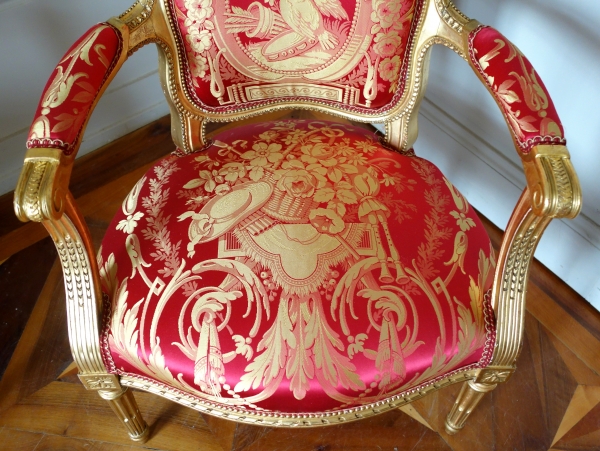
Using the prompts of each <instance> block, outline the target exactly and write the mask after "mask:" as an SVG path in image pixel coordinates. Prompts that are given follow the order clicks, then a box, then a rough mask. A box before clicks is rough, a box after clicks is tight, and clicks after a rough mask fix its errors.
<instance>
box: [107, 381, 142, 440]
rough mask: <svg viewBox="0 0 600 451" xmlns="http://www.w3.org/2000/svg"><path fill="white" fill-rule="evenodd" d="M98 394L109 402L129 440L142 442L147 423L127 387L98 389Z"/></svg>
mask: <svg viewBox="0 0 600 451" xmlns="http://www.w3.org/2000/svg"><path fill="white" fill-rule="evenodd" d="M98 394H99V395H100V396H101V397H102V399H105V400H106V401H108V403H109V404H110V407H111V408H112V410H113V412H114V413H115V414H116V415H117V417H118V418H119V420H121V423H123V426H125V428H126V429H127V432H128V433H129V437H130V438H131V440H134V441H136V442H144V441H146V439H147V438H148V431H149V429H148V425H147V424H146V422H145V421H144V419H143V418H142V414H141V413H140V409H139V408H138V405H137V403H136V402H135V398H134V397H133V393H132V392H131V391H130V390H129V389H128V388H127V387H119V388H118V389H114V390H98Z"/></svg>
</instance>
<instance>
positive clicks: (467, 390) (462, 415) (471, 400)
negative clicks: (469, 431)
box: [446, 381, 497, 435]
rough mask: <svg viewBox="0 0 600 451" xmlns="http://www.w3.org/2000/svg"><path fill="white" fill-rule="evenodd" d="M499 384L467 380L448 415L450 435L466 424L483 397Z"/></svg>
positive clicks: (447, 429) (447, 428)
mask: <svg viewBox="0 0 600 451" xmlns="http://www.w3.org/2000/svg"><path fill="white" fill-rule="evenodd" d="M496 385H497V384H482V383H479V382H474V381H467V382H465V383H464V384H463V386H462V388H461V390H460V393H459V394H458V397H457V398H456V401H455V402H454V405H453V406H452V410H451V411H450V413H449V414H448V416H447V417H446V432H447V433H448V434H450V435H453V434H456V433H457V432H458V431H459V430H461V429H462V428H463V427H464V426H465V422H466V421H467V418H469V415H470V414H471V412H472V411H473V409H475V407H477V404H479V401H481V398H483V395H485V394H486V393H488V392H490V391H492V390H493V389H494V388H496Z"/></svg>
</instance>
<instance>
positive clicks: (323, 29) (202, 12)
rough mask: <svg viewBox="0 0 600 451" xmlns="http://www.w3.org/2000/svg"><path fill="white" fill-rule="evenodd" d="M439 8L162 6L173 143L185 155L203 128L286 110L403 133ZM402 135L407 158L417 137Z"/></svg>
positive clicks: (293, 3) (242, 2)
mask: <svg viewBox="0 0 600 451" xmlns="http://www.w3.org/2000/svg"><path fill="white" fill-rule="evenodd" d="M445 3H447V2H444V1H443V0H254V1H253V0H224V1H223V0H161V9H162V11H163V13H164V20H165V27H164V30H163V32H162V34H163V36H160V35H161V32H160V28H162V27H159V30H158V31H159V33H158V34H159V38H160V39H161V41H162V46H161V48H162V49H163V53H162V56H161V61H162V66H163V69H162V70H161V72H162V80H163V85H164V88H165V91H166V92H168V93H169V95H170V97H171V99H170V100H171V106H172V110H173V111H174V113H175V112H176V113H177V114H174V117H175V116H177V115H179V120H180V121H183V123H182V130H181V133H180V137H179V138H180V139H177V136H175V138H176V139H175V141H176V143H177V144H178V145H179V146H180V147H182V149H183V150H184V151H188V150H194V149H195V148H198V147H199V146H201V145H202V142H201V141H202V137H201V138H200V142H197V143H194V142H193V139H189V135H190V133H191V129H192V128H194V127H197V126H198V123H199V124H202V123H203V121H205V120H209V121H224V120H238V119H240V118H242V117H248V116H251V115H254V114H259V113H264V112H269V111H274V110H277V109H284V108H307V109H317V110H321V111H324V112H326V113H330V114H334V115H339V116H343V117H346V118H350V119H353V120H357V121H363V122H388V123H389V122H393V121H394V120H396V121H397V122H398V119H399V118H403V119H404V122H406V123H408V121H407V118H408V117H409V116H410V115H411V113H412V112H413V110H414V109H415V108H416V107H417V106H418V102H419V100H420V98H421V96H422V91H423V89H424V85H425V78H426V73H427V70H426V66H427V55H428V52H427V50H428V48H429V47H430V46H431V44H432V40H431V38H432V37H434V36H435V35H436V32H437V29H438V27H437V26H435V27H428V26H426V22H427V21H428V20H429V19H430V16H431V17H433V16H435V19H436V20H437V22H442V21H441V20H440V14H439V11H438V10H439V9H440V8H444V5H443V4H445ZM436 8H437V10H436ZM429 21H430V20H429ZM430 22H431V21H430ZM430 25H431V24H430ZM436 25H437V23H436ZM432 30H433V32H432ZM424 35H426V36H424ZM182 112H183V114H182ZM182 116H185V118H183V119H182ZM194 121H196V122H197V123H196V124H194ZM186 127H187V130H186ZM201 128H202V127H201ZM404 128H405V129H406V128H407V127H406V124H405V127H404ZM201 134H202V133H201ZM400 134H402V135H403V138H402V139H398V137H397V136H396V139H395V141H397V142H396V143H392V144H393V145H396V147H398V148H401V149H402V148H404V149H406V148H409V147H410V146H411V145H412V143H413V142H414V138H416V132H415V133H413V135H414V136H410V137H409V136H408V135H410V134H411V133H410V131H409V130H403V131H402V132H396V133H395V135H400ZM186 137H187V138H188V139H187V141H188V142H185V141H186ZM178 141H179V142H178Z"/></svg>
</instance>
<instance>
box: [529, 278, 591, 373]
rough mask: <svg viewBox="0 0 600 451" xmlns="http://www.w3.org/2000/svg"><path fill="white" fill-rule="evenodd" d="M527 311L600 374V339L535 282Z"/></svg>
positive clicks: (530, 290)
mask: <svg viewBox="0 0 600 451" xmlns="http://www.w3.org/2000/svg"><path fill="white" fill-rule="evenodd" d="M527 311H529V312H530V313H531V314H532V315H533V316H534V317H535V318H536V319H537V320H538V321H539V322H540V323H541V324H543V325H544V327H546V329H548V330H551V331H552V333H553V334H554V336H555V337H556V338H558V339H559V340H560V341H561V342H562V343H563V344H564V345H565V346H566V347H567V348H569V349H570V350H571V352H573V353H574V354H575V355H576V356H577V357H578V358H579V359H580V360H581V361H582V362H583V363H585V364H586V365H587V366H588V367H589V368H591V369H592V370H593V371H594V372H595V373H596V374H600V341H598V340H597V339H596V337H595V336H594V335H593V334H591V333H590V332H589V331H588V330H587V329H586V328H585V327H583V326H582V325H581V324H580V323H578V322H577V321H576V320H575V319H574V318H573V317H571V316H569V314H568V313H567V312H566V311H565V310H564V309H563V308H562V307H560V306H559V305H558V304H556V303H554V302H552V299H550V298H548V296H547V295H546V294H545V293H544V292H543V291H542V290H541V289H540V288H539V287H537V286H536V285H535V284H529V288H528V293H527Z"/></svg>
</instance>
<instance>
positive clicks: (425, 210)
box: [15, 0, 581, 440]
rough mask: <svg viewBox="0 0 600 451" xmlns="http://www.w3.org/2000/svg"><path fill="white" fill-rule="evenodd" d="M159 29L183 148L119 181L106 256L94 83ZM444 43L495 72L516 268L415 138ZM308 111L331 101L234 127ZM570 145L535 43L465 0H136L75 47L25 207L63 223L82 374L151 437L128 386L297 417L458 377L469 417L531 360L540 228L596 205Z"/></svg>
mask: <svg viewBox="0 0 600 451" xmlns="http://www.w3.org/2000/svg"><path fill="white" fill-rule="evenodd" d="M148 43H155V44H157V48H158V53H159V74H160V78H161V83H162V86H163V90H164V92H165V95H166V99H167V102H168V104H169V106H170V109H171V121H172V127H171V128H172V136H173V141H174V143H175V146H176V148H177V150H176V151H175V153H174V154H172V155H171V156H168V157H166V158H164V159H163V160H162V161H160V162H158V163H157V164H156V165H155V166H154V167H153V168H152V169H151V170H150V171H149V172H148V173H147V174H146V175H145V176H144V177H143V178H142V179H141V180H140V181H139V182H138V183H137V185H136V186H135V187H134V189H133V190H132V191H131V193H130V194H129V196H128V197H127V198H126V199H125V200H124V201H123V204H122V208H121V211H119V212H118V213H117V215H116V217H115V219H114V221H113V222H112V223H111V225H110V227H109V229H108V231H107V233H106V236H105V238H104V240H103V243H102V249H101V251H100V252H99V254H98V261H96V259H95V258H94V257H93V256H94V255H96V250H95V249H94V248H93V246H92V240H91V237H90V233H89V230H88V228H87V226H86V225H85V220H84V218H83V215H82V214H81V212H80V211H79V210H78V208H77V206H76V204H75V201H74V199H73V196H72V195H71V193H70V191H69V186H68V183H69V177H70V174H71V170H72V168H73V162H74V159H75V155H76V153H77V150H78V148H79V146H80V144H81V139H82V136H83V132H84V130H85V126H86V124H87V121H88V120H89V117H90V115H91V113H92V111H93V109H94V107H95V105H96V103H97V102H98V99H99V98H100V96H101V95H102V93H103V92H104V90H105V89H106V87H107V85H108V83H109V82H110V81H111V80H112V79H113V77H114V76H115V73H116V72H117V70H118V69H119V68H120V67H121V66H122V65H123V63H124V62H125V60H126V59H127V57H128V56H129V55H130V54H131V53H133V52H134V51H136V50H137V49H138V48H139V47H141V46H143V45H145V44H148ZM434 44H443V45H445V46H447V47H449V48H451V49H452V50H454V51H455V52H457V53H458V54H459V55H460V56H461V57H462V58H464V59H465V60H466V61H467V63H468V64H469V65H470V66H471V68H472V69H473V70H474V72H475V74H476V75H477V77H478V78H479V80H480V81H481V82H483V83H484V84H485V86H486V87H487V89H488V91H489V92H490V93H491V95H492V96H493V97H494V99H495V100H496V102H497V104H498V106H499V107H500V109H501V112H502V114H503V115H504V117H505V119H506V122H507V125H508V129H509V131H510V133H511V135H512V138H513V141H514V144H515V149H516V151H517V153H518V155H519V156H520V158H521V161H522V164H523V167H524V170H525V176H526V180H527V188H526V189H525V190H524V192H523V195H522V197H521V198H520V200H519V202H518V203H517V205H516V207H515V210H514V212H513V215H512V217H511V219H510V220H509V223H508V225H507V227H506V231H505V235H504V238H503V242H502V246H501V248H500V251H499V253H498V257H497V264H496V258H495V257H494V255H493V252H492V250H491V248H490V242H489V239H488V237H487V236H486V234H485V231H484V230H483V227H482V225H481V223H480V222H479V220H478V219H477V216H476V215H475V213H474V211H473V209H472V208H471V207H470V206H469V204H468V202H467V201H466V199H465V198H464V197H463V196H462V195H461V194H460V193H459V192H458V191H457V190H456V189H455V188H454V187H453V186H452V184H451V183H450V182H449V181H448V180H447V179H446V178H445V177H444V176H443V175H442V174H441V173H440V171H439V170H438V169H437V168H436V167H435V166H434V165H433V164H432V163H430V162H428V161H425V160H423V159H421V158H419V157H417V156H415V155H414V152H413V151H412V148H413V144H414V143H415V141H416V138H417V131H418V127H417V118H418V107H419V103H420V100H421V99H422V98H423V96H424V93H425V86H426V81H427V67H428V61H429V59H428V58H429V54H430V52H429V50H430V48H431V47H432V46H433V45H434ZM464 95H468V93H464ZM298 108H302V109H308V110H312V111H314V112H317V113H318V114H319V116H318V117H321V116H320V115H321V114H322V113H325V114H327V115H329V116H331V121H325V120H316V119H315V120H281V121H274V122H263V123H258V124H252V125H250V124H247V125H241V123H240V124H238V123H237V121H242V120H246V119H250V118H251V117H252V116H257V115H259V114H264V113H273V114H274V115H275V114H276V113H277V112H278V111H279V110H284V109H298ZM335 116H337V117H338V118H340V117H341V118H343V120H341V121H340V120H337V121H334V118H335ZM348 120H352V121H358V122H363V123H368V122H379V123H382V124H383V125H384V128H385V133H384V134H383V136H378V135H375V134H374V133H372V132H370V131H367V130H365V129H364V128H360V127H356V126H350V125H347V124H348V122H349V121H348ZM225 121H230V122H236V124H235V125H234V126H233V128H230V129H228V130H227V131H222V132H221V133H219V134H218V135H216V136H210V137H209V136H207V134H206V124H207V123H208V122H225ZM565 144H566V141H565V138H564V130H563V127H562V125H561V122H560V119H559V117H558V114H557V112H556V110H555V108H554V105H553V103H552V101H551V99H550V96H549V94H548V92H547V90H546V88H545V87H544V85H543V83H542V82H541V80H540V79H539V76H538V75H537V73H536V72H535V70H534V69H533V67H532V65H531V63H530V62H529V60H528V59H527V58H525V56H524V55H523V54H522V53H521V52H520V51H519V50H518V49H517V48H516V47H515V46H514V45H513V44H512V43H511V42H510V41H508V39H506V38H505V37H504V36H502V35H501V34H500V33H499V32H498V31H496V30H494V29H493V28H491V27H486V26H483V25H481V24H479V23H478V22H477V21H475V20H471V19H469V18H467V17H466V16H465V15H464V14H462V13H461V12H460V11H458V10H457V9H456V8H455V7H454V6H453V5H452V3H451V2H449V1H448V0H367V1H363V0H265V1H253V0H225V1H217V0H138V1H137V2H136V3H135V4H134V5H133V6H132V7H131V8H129V9H128V10H127V11H126V12H125V13H123V14H122V15H121V16H119V17H115V18H112V19H110V20H109V21H108V22H106V23H101V24H98V25H96V26H94V27H92V28H91V29H90V30H89V31H88V32H87V33H86V34H85V35H84V36H82V37H81V38H80V39H79V40H78V41H77V42H76V43H75V44H74V45H73V46H72V47H71V48H70V49H69V50H68V52H67V53H66V54H65V56H64V57H63V59H62V60H61V61H60V62H59V63H58V65H57V67H56V69H55V71H54V73H53V74H52V76H51V77H50V79H49V81H48V83H47V85H46V89H45V92H44V94H43V96H42V99H41V101H40V103H39V105H38V108H37V112H36V115H35V120H34V121H33V124H32V126H31V129H30V133H29V137H28V141H27V147H28V153H27V156H26V158H25V164H24V168H23V171H22V173H21V178H20V180H19V184H18V186H17V188H16V189H15V210H16V213H17V215H18V216H19V218H20V219H22V220H34V221H39V222H42V223H43V224H44V225H45V227H46V228H47V230H48V232H49V233H50V235H51V237H52V239H53V240H54V242H55V244H56V247H57V250H58V253H59V256H60V260H61V264H62V267H63V272H64V278H65V289H66V294H67V296H66V306H67V313H68V321H69V340H70V344H71V349H72V352H73V358H74V360H75V363H76V364H77V367H78V368H79V377H80V379H81V381H82V382H83V384H84V385H85V387H86V388H87V389H91V390H97V391H98V393H99V394H100V396H101V397H102V398H104V399H106V400H107V401H108V402H109V404H110V405H111V407H112V408H113V410H114V411H115V413H116V414H117V416H118V417H119V418H120V420H121V421H122V423H123V425H124V426H125V427H126V428H127V430H128V432H129V435H130V437H131V438H132V439H133V440H144V439H145V438H146V437H147V435H148V427H147V425H146V424H145V422H144V420H143V419H142V416H141V413H140V412H139V410H138V408H137V405H136V403H135V399H134V397H133V395H132V393H131V391H128V387H134V388H138V389H141V390H146V391H149V392H152V393H156V394H158V395H160V396H163V397H166V398H169V399H171V400H173V401H175V402H179V403H181V404H184V405H186V406H189V407H191V408H194V409H197V410H199V411H201V412H205V413H209V414H214V415H218V416H220V417H222V418H227V419H230V420H234V421H239V422H247V423H252V424H262V425H265V426H282V427H292V426H321V425H327V424H336V423H340V422H344V421H353V420H357V419H359V418H365V417H368V416H370V415H375V414H379V413H382V412H385V411H386V410H389V409H395V408H398V407H401V406H403V405H405V404H407V403H409V402H411V401H413V400H415V399H418V398H419V397H422V396H425V395H426V394H427V393H428V392H431V391H434V390H437V389H439V388H442V387H444V386H445V385H448V384H451V383H455V382H461V381H463V382H465V383H464V384H463V386H462V389H461V392H460V394H459V396H458V398H457V400H456V403H455V405H454V407H453V409H452V410H451V412H450V413H449V415H448V417H447V420H446V430H447V432H448V433H455V432H457V431H458V430H459V429H460V428H462V427H463V426H464V424H465V421H466V419H467V417H468V416H469V414H470V413H471V411H472V410H473V409H474V407H475V406H476V405H477V403H478V402H479V400H480V399H481V398H482V396H483V394H484V393H486V392H489V391H491V390H493V389H494V388H495V387H496V385H497V384H498V383H500V382H504V381H506V380H507V379H508V378H509V377H510V376H511V374H512V373H513V372H514V370H515V362H516V359H517V357H518V355H519V350H520V347H521V343H522V335H523V325H524V312H525V308H524V301H525V292H526V287H527V279H528V271H529V264H530V262H531V259H532V258H533V252H534V250H535V247H536V245H537V243H538V241H539V239H540V237H541V235H542V233H543V231H544V229H545V227H546V226H547V225H548V223H549V222H550V220H551V219H552V218H562V217H569V218H570V217H574V216H575V215H577V213H578V211H579V209H580V207H581V194H580V188H579V184H578V181H577V176H576V174H575V172H574V170H573V167H572V165H571V163H570V159H569V153H568V151H567V148H566V147H565Z"/></svg>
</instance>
